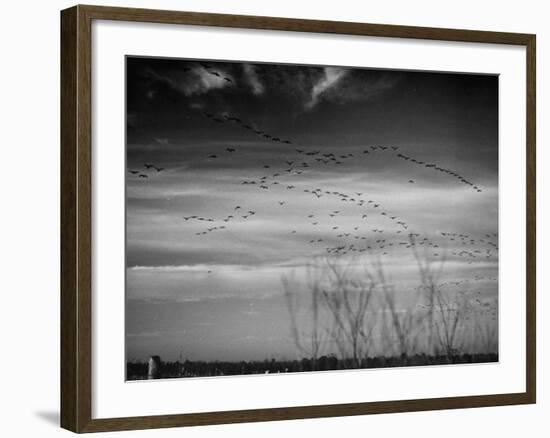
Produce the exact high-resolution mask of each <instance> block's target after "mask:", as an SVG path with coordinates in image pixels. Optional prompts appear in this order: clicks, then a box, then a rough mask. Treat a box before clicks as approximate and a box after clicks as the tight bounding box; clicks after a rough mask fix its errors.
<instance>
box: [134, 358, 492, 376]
mask: <svg viewBox="0 0 550 438" xmlns="http://www.w3.org/2000/svg"><path fill="white" fill-rule="evenodd" d="M498 360H499V359H498V354H496V353H487V354H457V355H452V356H449V355H434V356H429V355H426V354H415V355H412V356H395V357H385V356H377V357H369V358H365V359H363V360H362V361H361V363H360V364H359V365H358V364H357V362H356V361H355V359H353V358H350V359H339V358H337V357H335V356H321V357H320V358H318V359H311V358H309V359H308V358H303V359H301V360H275V359H271V360H268V359H265V360H255V361H254V360H252V361H234V362H232V361H202V360H196V361H193V360H185V361H182V362H180V361H175V362H162V364H161V369H160V376H159V378H163V379H169V378H183V377H213V376H234V375H251V374H279V373H299V372H308V371H336V370H351V369H364V368H390V367H405V366H424V365H449V364H468V363H489V362H498ZM148 367H149V365H148V362H141V361H139V362H137V361H130V362H128V363H127V364H126V379H127V380H144V379H147V378H148V377H147V376H148V369H149V368H148Z"/></svg>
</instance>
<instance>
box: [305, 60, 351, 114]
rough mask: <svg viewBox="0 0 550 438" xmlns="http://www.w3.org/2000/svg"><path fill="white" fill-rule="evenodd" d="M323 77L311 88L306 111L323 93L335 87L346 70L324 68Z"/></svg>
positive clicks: (315, 103)
mask: <svg viewBox="0 0 550 438" xmlns="http://www.w3.org/2000/svg"><path fill="white" fill-rule="evenodd" d="M323 70H324V76H323V77H321V79H319V81H318V82H317V83H316V84H315V85H314V86H313V88H312V90H311V97H310V100H309V102H307V103H306V105H305V107H306V109H312V108H313V107H314V106H315V105H317V103H318V102H319V100H320V98H321V96H322V95H323V93H325V92H327V91H328V90H330V89H331V88H332V87H334V86H336V85H337V84H338V82H339V81H340V80H341V79H342V78H343V77H344V76H345V75H346V74H347V73H348V70H345V69H342V68H338V67H325V68H324V69H323Z"/></svg>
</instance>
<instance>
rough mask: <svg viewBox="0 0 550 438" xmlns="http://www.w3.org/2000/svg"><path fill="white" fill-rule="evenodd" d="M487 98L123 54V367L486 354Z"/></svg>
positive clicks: (333, 363) (424, 359) (489, 353)
mask: <svg viewBox="0 0 550 438" xmlns="http://www.w3.org/2000/svg"><path fill="white" fill-rule="evenodd" d="M498 96H499V78H498V75H491V74H471V73H468V72H456V73H454V72H453V73H449V72H428V71H413V70H410V71H408V70H387V69H376V68H374V67H372V68H370V67H369V68H365V67H354V66H326V65H297V64H268V63H253V62H239V61H233V60H232V61H225V60H211V59H175V58H174V59H173V58H153V57H136V56H127V58H126V169H125V172H126V188H125V193H126V198H125V209H126V230H125V233H126V238H125V239H126V291H125V321H126V322H125V330H126V332H125V339H126V345H125V349H126V352H125V354H126V379H127V380H145V379H147V380H148V379H166V378H194V377H218V376H228V375H252V374H284V373H301V372H321V371H327V372H336V371H337V372H347V371H348V370H356V369H367V368H368V369H376V368H387V367H408V366H415V367H418V366H443V365H444V366H447V365H449V366H465V365H466V364H471V363H489V362H498V361H499V323H498V322H499V299H498V298H499V282H498V274H499V191H498V189H499V187H498V176H499V168H498V158H499V138H498V132H499V114H498V104H499V102H498ZM373 372H376V371H373Z"/></svg>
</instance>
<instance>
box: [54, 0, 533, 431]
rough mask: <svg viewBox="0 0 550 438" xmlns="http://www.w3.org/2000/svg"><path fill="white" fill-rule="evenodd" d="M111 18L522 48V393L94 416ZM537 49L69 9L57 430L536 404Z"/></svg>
mask: <svg viewBox="0 0 550 438" xmlns="http://www.w3.org/2000/svg"><path fill="white" fill-rule="evenodd" d="M94 20H114V21H130V22H147V23H165V24H186V25H196V26H217V27H227V28H246V29H264V30H284V31H295V32H316V33H326V34H349V35H357V36H361V35H363V36H372V37H389V38H411V39H425V40H437V41H454V42H476V43H490V44H505V45H518V46H524V47H525V48H526V59H527V63H526V66H525V68H526V78H527V88H526V90H525V99H526V109H527V114H526V120H527V126H526V134H527V135H526V138H525V148H526V154H527V155H526V156H527V160H526V161H527V169H526V175H527V181H526V184H527V193H526V200H527V202H526V203H527V209H526V212H525V215H526V221H527V235H526V242H527V246H526V262H527V263H526V267H525V269H526V279H527V283H526V297H525V299H526V310H527V318H526V322H525V323H526V339H525V342H526V352H525V354H526V391H525V392H521V393H510V394H495V395H491V394H487V395H480V396H461V397H446V398H432V399H417V400H395V401H382V402H365V403H346V404H336V405H317V406H299V407H285V408H272V409H251V410H239V411H224V412H206V413H187V414H177V415H157V416H139V417H127V418H101V419H94V418H92V357H91V355H92V353H91V352H92V287H91V282H92V276H91V272H92V269H91V266H92V257H91V248H92V239H93V236H92V232H91V230H92V212H91V202H92V201H91V200H92V186H91V178H92V157H91V135H92V121H91V118H92V91H91V70H92V51H91V42H92V35H91V32H92V31H91V29H92V22H93V21H94ZM535 49H536V38H535V35H531V34H519V33H502V32H486V31H475V30H456V29H439V28H425V27H410V26H395V25H382V24H364V23H348V22H331V21H317V20H302V19H289V18H274V17H257V16H237V15H224V14H209V13H196V12H176V11H164V10H144V9H127V8H111V7H100V6H81V5H79V6H75V7H72V8H69V9H66V10H64V11H62V12H61V426H62V427H63V428H65V429H68V430H71V431H74V432H78V433H81V432H99V431H115V430H129V429H149V428H163V427H178V426H195V425H210V424H223V423H240V422H256V421H274V420H289V419H304V418H317V417H336V416H350V415H365V414H379V413H395V412H410V411H426V410H437V409H456V408H470V407H483V406H501V405H515V404H529V403H535V400H536V293H535V275H536V272H535V264H536V259H535V257H536V248H535V217H536V205H535V181H536V174H535V160H536V157H535V136H536V128H535V106H536V102H535V90H536V88H535V87H536V80H535Z"/></svg>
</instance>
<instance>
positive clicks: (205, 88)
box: [147, 67, 230, 96]
mask: <svg viewBox="0 0 550 438" xmlns="http://www.w3.org/2000/svg"><path fill="white" fill-rule="evenodd" d="M219 73H220V75H219V76H216V75H213V74H211V73H210V72H208V71H207V70H205V69H204V68H202V67H193V68H191V69H190V70H188V71H187V70H185V71H184V70H171V71H166V72H164V73H162V74H161V73H158V72H156V71H155V70H153V69H148V70H147V76H149V78H151V79H153V80H155V81H157V82H161V83H163V84H165V85H167V86H168V87H170V88H172V89H173V90H175V91H179V92H180V93H182V94H183V95H185V96H197V95H201V94H206V93H208V92H209V91H211V90H219V89H222V88H225V87H227V86H229V84H230V82H228V81H226V80H224V79H223V76H224V75H225V74H224V73H223V72H219Z"/></svg>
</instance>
